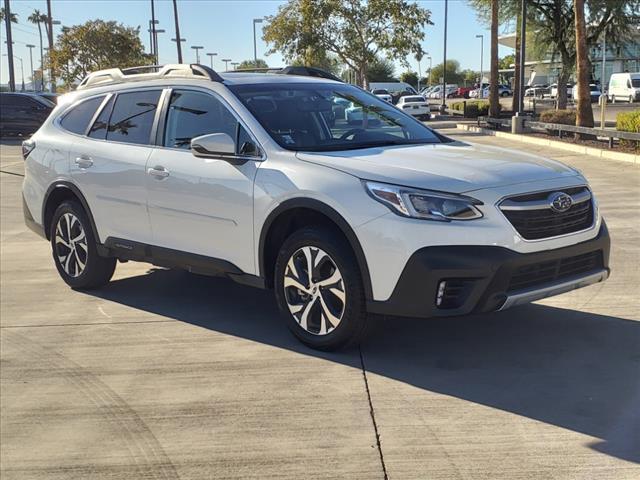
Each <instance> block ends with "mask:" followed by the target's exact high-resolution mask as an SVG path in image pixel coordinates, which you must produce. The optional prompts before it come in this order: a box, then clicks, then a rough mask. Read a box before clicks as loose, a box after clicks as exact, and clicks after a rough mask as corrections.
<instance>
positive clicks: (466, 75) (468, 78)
mask: <svg viewBox="0 0 640 480" xmlns="http://www.w3.org/2000/svg"><path fill="white" fill-rule="evenodd" d="M448 75H449V70H447V77H448ZM460 76H461V77H462V83H463V85H464V86H465V87H468V86H471V85H474V84H475V83H476V82H477V81H478V79H479V78H480V72H478V71H476V70H471V69H468V68H467V69H464V70H462V71H461V72H460Z"/></svg>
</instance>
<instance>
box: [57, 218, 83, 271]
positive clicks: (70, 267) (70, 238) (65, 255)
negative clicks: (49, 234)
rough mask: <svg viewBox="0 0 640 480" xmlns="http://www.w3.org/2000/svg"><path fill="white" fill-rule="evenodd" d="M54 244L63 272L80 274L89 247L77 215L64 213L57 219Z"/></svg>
mask: <svg viewBox="0 0 640 480" xmlns="http://www.w3.org/2000/svg"><path fill="white" fill-rule="evenodd" d="M54 244H55V252H56V258H57V259H58V262H59V263H60V266H61V267H62V269H63V270H64V272H65V273H66V274H67V275H69V276H70V277H74V278H75V277H79V276H80V275H82V272H84V269H85V267H86V265H87V257H88V255H89V247H88V245H87V236H86V234H85V231H84V228H83V227H82V223H81V222H80V220H79V219H78V217H76V216H75V215H74V214H72V213H65V214H64V215H62V216H61V217H60V218H59V219H58V224H57V225H56V237H55V241H54Z"/></svg>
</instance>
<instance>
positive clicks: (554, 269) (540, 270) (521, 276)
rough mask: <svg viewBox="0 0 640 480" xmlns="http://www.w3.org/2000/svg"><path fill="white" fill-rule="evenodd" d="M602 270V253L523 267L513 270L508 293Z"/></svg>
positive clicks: (586, 254) (591, 253) (598, 251)
mask: <svg viewBox="0 0 640 480" xmlns="http://www.w3.org/2000/svg"><path fill="white" fill-rule="evenodd" d="M602 268H604V266H603V261H602V251H601V250H596V251H595V252H589V253H584V254H582V255H576V256H574V257H565V258H559V259H556V260H548V261H546V262H540V263H533V264H531V265H524V266H522V267H519V268H517V269H516V270H515V272H514V273H513V275H512V276H511V281H510V282H509V288H508V291H509V292H512V291H515V290H524V289H527V288H532V287H537V286H541V285H544V284H548V283H552V282H555V281H557V280H562V279H564V278H568V277H573V276H575V275H580V274H583V273H587V272H591V271H595V270H601V269H602Z"/></svg>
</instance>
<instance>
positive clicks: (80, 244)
mask: <svg viewBox="0 0 640 480" xmlns="http://www.w3.org/2000/svg"><path fill="white" fill-rule="evenodd" d="M78 246H80V247H82V249H83V250H84V251H85V252H87V253H89V247H88V246H87V244H86V243H85V242H80V243H76V249H77V248H78Z"/></svg>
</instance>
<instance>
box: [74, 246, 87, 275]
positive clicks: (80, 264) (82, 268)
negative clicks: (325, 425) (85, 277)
mask: <svg viewBox="0 0 640 480" xmlns="http://www.w3.org/2000/svg"><path fill="white" fill-rule="evenodd" d="M73 253H74V255H75V257H76V258H75V260H76V267H80V273H82V272H83V271H84V266H85V264H84V263H82V261H81V260H80V255H78V249H77V248H76V249H75V250H74V251H73ZM76 275H78V271H77V269H76Z"/></svg>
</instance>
